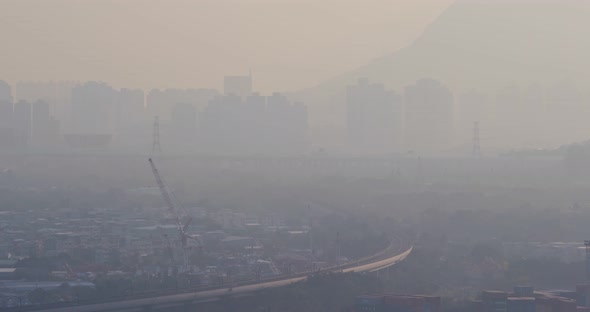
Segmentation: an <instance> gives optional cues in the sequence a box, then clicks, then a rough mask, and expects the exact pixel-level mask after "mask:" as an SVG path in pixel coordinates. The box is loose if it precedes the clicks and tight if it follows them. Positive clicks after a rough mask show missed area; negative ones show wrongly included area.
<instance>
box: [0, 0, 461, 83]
mask: <svg viewBox="0 0 590 312" xmlns="http://www.w3.org/2000/svg"><path fill="white" fill-rule="evenodd" d="M452 2H453V0H171V1H163V0H126V1H125V0H0V38H2V58H0V79H5V80H7V81H9V82H10V83H14V82H16V81H19V80H89V79H92V80H102V81H107V82H109V83H111V84H113V85H115V86H117V87H122V86H128V87H142V88H151V87H173V86H177V87H210V88H221V82H222V77H223V76H224V75H226V74H229V75H231V74H246V73H247V72H248V69H249V68H251V69H252V71H253V74H254V78H255V80H254V87H255V89H257V90H260V91H262V92H270V91H273V90H292V89H299V88H305V87H309V86H313V85H315V84H316V83H318V82H321V81H323V80H325V79H327V78H330V77H332V76H334V75H338V74H340V73H342V72H345V71H348V70H352V69H355V68H357V67H358V66H361V65H363V64H365V63H366V62H368V61H369V60H371V59H373V58H375V57H378V56H381V55H384V54H387V53H389V52H392V51H395V50H397V49H399V48H401V47H403V46H405V45H407V44H408V43H410V42H411V41H412V40H414V39H415V38H416V37H417V36H418V35H419V34H420V32H421V31H422V30H423V29H424V28H425V27H426V26H427V25H428V23H430V22H431V21H432V20H433V19H434V18H436V16H437V15H439V14H440V13H441V12H442V11H443V10H444V9H445V8H446V7H448V5H450V3H452Z"/></svg>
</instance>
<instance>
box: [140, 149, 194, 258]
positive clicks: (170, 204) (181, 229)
mask: <svg viewBox="0 0 590 312" xmlns="http://www.w3.org/2000/svg"><path fill="white" fill-rule="evenodd" d="M149 163H150V166H151V168H152V173H153V174H154V178H155V179H156V183H157V184H158V188H159V189H160V193H161V195H162V198H163V199H164V203H165V204H166V207H167V208H168V213H169V214H170V215H171V216H172V217H173V218H174V223H175V225H176V229H177V230H178V234H179V235H180V242H181V244H182V252H183V255H184V267H185V268H187V267H188V259H187V254H186V248H187V244H188V240H189V239H191V240H194V241H196V242H197V244H198V248H199V252H200V251H201V250H202V247H201V246H202V244H201V242H200V240H199V238H198V237H197V236H191V235H189V234H187V232H186V231H187V229H188V227H189V225H190V224H191V222H192V217H190V216H188V215H187V216H186V218H181V217H180V215H179V211H178V209H177V208H176V206H175V205H174V201H173V200H172V197H171V196H170V193H169V192H168V188H167V186H166V183H165V182H164V180H163V179H162V176H160V173H159V172H158V168H156V165H155V163H154V161H153V160H152V159H151V158H150V159H149ZM183 219H184V223H183ZM166 240H167V241H168V237H167V236H166ZM168 246H169V247H168V253H169V254H170V255H171V258H172V257H173V256H172V250H171V247H170V243H169V241H168Z"/></svg>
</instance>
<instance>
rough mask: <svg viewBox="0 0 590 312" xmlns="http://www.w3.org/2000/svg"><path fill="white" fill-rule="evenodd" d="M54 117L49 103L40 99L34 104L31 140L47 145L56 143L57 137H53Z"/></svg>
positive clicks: (36, 143) (37, 143)
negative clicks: (51, 114)
mask: <svg viewBox="0 0 590 312" xmlns="http://www.w3.org/2000/svg"><path fill="white" fill-rule="evenodd" d="M51 123H52V118H51V116H50V113H49V103H48V102H46V101H43V100H38V101H35V102H33V104H32V116H31V142H32V143H33V144H34V145H47V144H50V143H55V141H56V138H55V137H51V135H52V134H53V133H51V130H52V129H50V128H51V127H52V124H51Z"/></svg>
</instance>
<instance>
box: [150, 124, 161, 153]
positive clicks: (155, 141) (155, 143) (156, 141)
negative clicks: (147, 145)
mask: <svg viewBox="0 0 590 312" xmlns="http://www.w3.org/2000/svg"><path fill="white" fill-rule="evenodd" d="M156 152H158V153H162V146H160V120H159V119H158V116H155V117H154V135H153V138H152V154H154V153H156Z"/></svg>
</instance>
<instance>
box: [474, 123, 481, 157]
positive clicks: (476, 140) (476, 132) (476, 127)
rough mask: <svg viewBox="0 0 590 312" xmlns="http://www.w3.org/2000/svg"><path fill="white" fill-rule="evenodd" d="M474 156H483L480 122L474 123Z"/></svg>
mask: <svg viewBox="0 0 590 312" xmlns="http://www.w3.org/2000/svg"><path fill="white" fill-rule="evenodd" d="M473 157H478V158H479V157H481V145H480V139H479V122H477V121H476V122H474V123H473Z"/></svg>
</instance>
